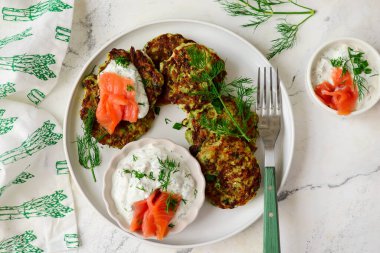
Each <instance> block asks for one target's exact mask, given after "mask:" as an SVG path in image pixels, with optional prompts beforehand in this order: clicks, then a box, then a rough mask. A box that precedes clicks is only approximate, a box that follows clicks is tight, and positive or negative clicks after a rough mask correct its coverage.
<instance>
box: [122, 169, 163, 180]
mask: <svg viewBox="0 0 380 253" xmlns="http://www.w3.org/2000/svg"><path fill="white" fill-rule="evenodd" d="M124 173H127V174H131V175H133V176H135V178H137V179H142V178H144V177H146V178H148V179H150V180H156V178H155V177H154V175H153V172H152V171H151V172H150V173H149V175H147V174H146V173H144V172H140V171H137V170H129V169H124Z"/></svg>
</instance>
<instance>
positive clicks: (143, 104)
mask: <svg viewBox="0 0 380 253" xmlns="http://www.w3.org/2000/svg"><path fill="white" fill-rule="evenodd" d="M137 104H138V105H142V106H145V103H137Z"/></svg>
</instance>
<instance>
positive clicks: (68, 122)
mask: <svg viewBox="0 0 380 253" xmlns="http://www.w3.org/2000/svg"><path fill="white" fill-rule="evenodd" d="M163 33H181V34H182V35H184V36H185V37H187V38H189V39H192V40H195V41H197V42H198V43H201V44H205V45H207V46H208V47H210V48H212V49H214V50H215V51H216V52H217V53H218V55H219V56H220V57H221V58H223V59H226V60H227V61H226V68H227V72H228V77H227V78H228V79H233V78H236V77H239V76H245V77H251V78H253V79H254V80H256V79H255V78H254V77H255V75H256V73H257V68H258V67H259V66H260V67H263V66H270V63H269V62H268V61H267V59H266V58H265V57H264V56H263V55H262V54H261V53H260V52H259V51H258V50H257V49H256V48H255V47H254V46H252V45H251V44H250V43H249V42H247V41H246V40H244V39H243V38H241V37H239V36H238V35H236V34H235V33H233V32H231V31H228V30H226V29H224V28H222V27H219V26H216V25H213V24H209V23H204V22H199V21H192V20H165V21H159V22H154V23H149V24H146V25H143V26H140V27H137V28H135V29H133V30H131V31H128V32H126V33H124V34H122V35H120V36H118V37H116V38H115V39H113V40H111V42H109V43H108V44H107V45H105V46H104V47H103V48H101V49H100V50H99V51H98V52H97V53H96V54H95V55H94V56H93V57H92V58H91V59H90V60H89V61H88V62H87V64H86V65H85V67H84V68H83V70H82V71H81V73H80V75H79V76H78V80H77V82H76V83H75V84H74V89H73V92H72V95H71V99H70V102H69V105H68V108H67V111H66V116H65V122H64V145H65V152H66V156H67V161H68V164H69V167H70V170H71V174H72V175H73V178H74V180H75V181H76V183H77V184H78V186H79V188H80V189H81V191H82V193H83V194H84V195H85V197H86V198H87V199H88V200H89V202H90V203H91V204H92V205H93V207H94V208H95V209H96V210H97V211H98V212H99V213H100V214H101V215H102V216H103V217H104V218H105V219H106V220H108V221H109V222H110V224H113V225H114V226H116V227H118V226H117V224H116V222H114V221H113V219H112V218H111V217H110V216H109V215H108V213H107V210H106V205H105V203H104V202H103V198H102V189H103V185H102V184H103V183H102V182H103V177H104V174H103V173H104V171H105V169H106V168H107V167H108V166H109V162H110V159H111V158H112V157H113V156H114V155H115V154H116V153H117V152H120V151H119V150H118V149H111V148H108V147H106V146H102V148H101V154H102V159H103V162H102V164H101V166H99V167H97V168H95V171H96V176H97V179H98V182H97V183H94V182H93V180H92V176H91V173H90V171H88V170H85V169H84V168H82V167H81V166H80V165H79V162H78V154H77V147H76V143H75V140H76V137H77V135H78V134H82V128H81V124H82V122H81V120H80V118H79V110H80V105H81V101H82V98H83V88H82V86H81V80H82V79H83V78H84V77H85V76H86V75H87V74H89V73H90V72H91V69H92V68H93V67H94V65H97V66H99V64H101V63H102V62H103V61H104V60H105V58H106V54H107V52H109V51H110V50H111V49H112V48H114V47H115V48H124V49H129V48H130V47H131V46H134V47H135V48H143V46H144V45H145V43H146V42H147V41H149V40H151V39H152V38H154V37H155V36H157V35H160V34H163ZM283 71H284V70H283ZM281 88H282V96H283V98H282V101H283V115H284V117H283V125H282V126H283V127H282V130H281V132H280V136H279V139H278V145H277V167H276V176H277V185H278V186H279V190H280V189H281V187H282V186H283V185H284V183H285V180H286V177H287V175H288V172H289V169H290V165H291V160H292V156H293V148H294V122H293V113H292V109H291V104H290V101H289V98H288V95H287V93H286V90H285V88H284V86H283V84H282V83H281ZM184 117H185V114H184V113H183V112H182V111H181V110H180V109H178V108H177V107H176V106H174V105H169V106H164V107H161V112H160V115H159V116H158V117H157V118H156V119H155V121H154V124H153V127H152V129H151V130H150V131H149V132H148V133H146V134H145V135H144V136H145V137H153V138H165V139H169V140H171V141H173V142H175V143H177V144H179V145H181V146H183V147H188V146H189V145H188V144H187V142H186V140H185V137H184V130H185V129H182V130H181V131H178V130H175V129H173V128H172V125H173V124H174V122H181V121H182V119H183V118H184ZM165 118H169V119H170V120H171V121H172V122H170V123H169V124H167V125H166V124H165ZM258 144H259V148H258V151H257V152H256V155H257V158H258V161H259V163H260V165H261V167H262V165H263V163H262V162H263V152H262V150H263V148H262V145H261V143H258ZM262 174H263V173H262ZM263 203H264V195H263V192H262V189H260V191H259V192H258V194H257V196H256V197H255V198H254V199H253V200H252V201H250V202H249V203H248V204H247V205H245V206H243V207H239V208H235V209H231V210H223V209H219V208H217V207H214V206H212V205H210V204H209V203H208V202H207V201H206V202H205V204H204V205H203V207H202V208H201V210H200V212H199V215H198V217H197V219H196V220H195V221H194V222H193V223H192V224H190V225H189V226H188V227H187V228H186V229H185V230H184V231H182V232H181V233H178V234H175V235H169V236H168V237H167V238H165V240H163V241H155V240H145V241H146V242H149V243H152V244H159V245H166V246H171V247H177V248H186V247H187V248H190V247H196V246H201V245H205V244H210V243H214V242H217V241H220V240H223V239H226V238H228V237H230V236H232V235H235V234H237V233H239V232H240V231H242V230H243V229H245V228H247V227H248V226H249V225H251V224H252V223H253V222H254V221H256V220H257V219H259V218H260V216H261V215H262V213H263V206H264V204H263ZM125 234H126V235H128V236H132V237H133V235H131V234H129V233H127V232H125ZM135 238H137V237H135Z"/></svg>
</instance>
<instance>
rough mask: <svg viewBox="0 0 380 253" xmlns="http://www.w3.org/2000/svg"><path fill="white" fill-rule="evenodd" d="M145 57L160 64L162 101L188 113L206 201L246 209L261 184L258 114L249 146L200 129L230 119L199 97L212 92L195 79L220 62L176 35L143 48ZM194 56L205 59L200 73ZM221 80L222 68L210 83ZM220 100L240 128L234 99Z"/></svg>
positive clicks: (188, 136) (190, 138) (208, 51)
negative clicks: (162, 79) (204, 180)
mask: <svg viewBox="0 0 380 253" xmlns="http://www.w3.org/2000/svg"><path fill="white" fill-rule="evenodd" d="M181 43H182V44H181ZM167 45H170V48H167ZM175 46H176V47H175ZM192 51H193V52H192ZM194 51H196V53H195V54H194ZM145 52H146V53H147V54H148V55H149V56H150V57H151V58H152V59H155V64H156V66H158V65H160V71H161V72H162V74H163V75H164V79H165V85H164V94H163V100H162V101H164V102H169V103H172V104H178V105H179V106H180V107H181V108H183V109H184V110H185V111H186V112H188V117H187V119H186V120H185V121H184V122H183V123H184V124H185V125H186V126H187V127H188V129H187V131H186V139H187V141H188V142H189V143H190V145H191V147H190V151H191V153H192V154H193V155H194V156H195V157H196V158H197V160H198V161H199V163H200V164H201V168H202V172H203V174H204V176H205V179H206V196H207V197H208V199H209V201H210V202H211V203H212V204H214V205H216V206H219V207H221V208H234V207H236V206H240V205H244V204H246V203H247V202H248V201H249V200H250V199H252V198H253V197H254V196H255V195H256V192H257V190H258V189H259V187H260V181H261V175H260V168H259V166H258V164H257V161H256V159H255V156H254V152H255V150H256V146H255V141H256V137H257V129H256V124H257V117H256V115H255V114H252V117H251V118H250V119H249V121H248V125H249V126H251V127H250V128H249V130H248V132H247V133H246V134H247V135H248V136H249V137H250V138H251V142H249V143H248V142H246V141H245V140H243V139H241V138H237V137H232V136H227V135H217V134H216V133H213V132H211V131H209V130H207V129H206V128H205V127H203V126H202V124H201V121H202V120H206V121H211V120H215V119H216V120H219V119H222V120H223V119H224V120H226V119H228V116H227V115H226V113H225V112H224V111H223V112H222V113H218V112H217V111H216V110H215V108H214V106H213V105H212V104H211V103H210V101H208V100H207V99H205V98H204V97H203V96H201V95H199V92H204V91H207V90H210V89H211V87H209V85H210V84H209V83H207V82H200V81H198V80H197V79H195V78H194V76H202V72H203V73H206V74H209V73H210V72H211V71H212V67H213V65H214V64H216V63H217V62H220V61H222V62H223V60H222V59H221V58H220V57H219V56H218V55H217V54H216V53H215V52H214V51H213V50H211V49H209V48H207V47H205V46H203V45H200V44H197V43H195V42H189V40H188V39H185V38H184V37H182V36H181V35H178V34H176V35H171V34H164V35H160V36H158V37H157V38H155V39H153V40H152V41H150V42H148V43H147V45H146V46H145ZM169 55H170V57H169ZM197 55H198V56H200V57H203V58H206V59H207V61H206V64H203V66H202V67H201V68H199V66H197V67H194V61H195V62H196V61H197V60H198V59H193V58H192V57H194V56H197ZM223 66H224V62H223ZM225 76H226V72H225V70H224V68H223V70H221V71H220V73H219V74H218V75H217V76H216V77H215V78H214V80H213V81H214V82H215V83H218V82H222V81H223V79H224V77H225ZM223 100H224V102H225V104H226V106H227V107H228V109H229V111H230V112H231V113H232V114H233V115H234V116H236V118H235V119H236V120H237V121H238V122H239V123H241V121H240V119H239V118H238V116H237V107H236V103H235V101H234V99H233V98H232V97H225V98H223ZM202 117H203V119H202Z"/></svg>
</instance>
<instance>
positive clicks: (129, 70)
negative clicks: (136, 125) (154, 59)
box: [99, 60, 149, 119]
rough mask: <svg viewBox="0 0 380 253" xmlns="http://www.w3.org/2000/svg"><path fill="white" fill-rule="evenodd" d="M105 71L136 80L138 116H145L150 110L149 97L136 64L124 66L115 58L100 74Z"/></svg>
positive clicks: (140, 117)
mask: <svg viewBox="0 0 380 253" xmlns="http://www.w3.org/2000/svg"><path fill="white" fill-rule="evenodd" d="M105 72H112V73H116V74H118V75H120V76H122V77H126V78H129V79H132V80H133V81H134V88H135V92H136V98H135V99H136V102H137V104H138V107H139V114H138V118H139V119H142V118H144V117H145V116H146V115H147V113H148V111H149V101H148V97H147V96H146V92H145V88H144V83H143V81H142V79H141V76H140V73H139V72H138V70H137V68H136V67H135V65H133V63H132V62H130V63H129V64H128V66H127V67H124V66H122V65H119V64H117V63H116V62H115V61H114V60H111V61H110V62H109V63H108V65H107V66H106V68H105V69H103V70H102V71H101V72H100V73H99V75H101V74H102V73H105Z"/></svg>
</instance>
